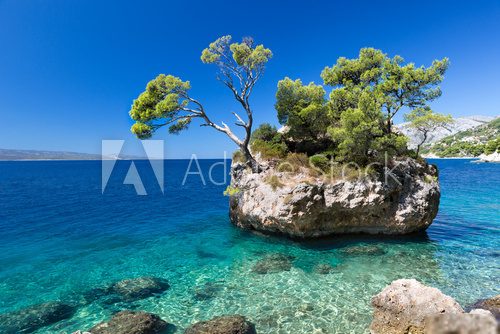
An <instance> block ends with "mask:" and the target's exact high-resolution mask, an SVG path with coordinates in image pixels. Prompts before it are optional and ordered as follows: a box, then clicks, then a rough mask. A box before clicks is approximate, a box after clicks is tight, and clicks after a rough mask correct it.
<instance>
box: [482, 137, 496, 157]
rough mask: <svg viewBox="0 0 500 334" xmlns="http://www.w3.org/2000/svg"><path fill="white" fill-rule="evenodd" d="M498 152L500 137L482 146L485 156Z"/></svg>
mask: <svg viewBox="0 0 500 334" xmlns="http://www.w3.org/2000/svg"><path fill="white" fill-rule="evenodd" d="M498 151H500V137H499V138H496V139H493V140H490V141H488V142H487V143H486V145H484V153H485V154H492V153H495V152H498Z"/></svg>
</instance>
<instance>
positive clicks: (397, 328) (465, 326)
mask: <svg viewBox="0 0 500 334" xmlns="http://www.w3.org/2000/svg"><path fill="white" fill-rule="evenodd" d="M372 306H373V308H374V312H373V320H372V323H371V325H370V333H371V334H424V333H425V334H494V333H496V327H497V324H496V321H495V318H494V317H493V315H492V314H491V312H489V311H486V310H473V311H471V312H470V313H464V310H463V309H462V307H461V306H460V305H459V304H458V303H457V302H456V301H455V300H454V299H453V298H451V297H449V296H447V295H445V294H443V293H442V292H441V291H439V290H438V289H436V288H432V287H428V286H425V285H423V284H422V283H420V282H418V281H417V280H414V279H400V280H397V281H394V282H392V283H391V284H390V285H389V286H387V287H386V288H384V289H383V290H382V291H381V292H380V293H379V294H377V295H376V296H374V297H373V298H372Z"/></svg>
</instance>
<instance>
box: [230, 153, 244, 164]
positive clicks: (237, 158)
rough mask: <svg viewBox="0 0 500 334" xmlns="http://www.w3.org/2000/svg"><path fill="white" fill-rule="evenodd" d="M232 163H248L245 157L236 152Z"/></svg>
mask: <svg viewBox="0 0 500 334" xmlns="http://www.w3.org/2000/svg"><path fill="white" fill-rule="evenodd" d="M232 160H233V161H232V162H243V163H244V162H246V159H245V155H244V154H243V153H242V152H241V151H240V150H237V151H234V153H233V159H232Z"/></svg>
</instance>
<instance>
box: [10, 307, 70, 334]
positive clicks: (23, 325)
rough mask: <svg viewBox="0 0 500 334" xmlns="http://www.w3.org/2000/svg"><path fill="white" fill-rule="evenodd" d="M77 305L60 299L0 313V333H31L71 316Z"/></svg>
mask: <svg viewBox="0 0 500 334" xmlns="http://www.w3.org/2000/svg"><path fill="white" fill-rule="evenodd" d="M74 312H75V307H74V306H71V305H67V304H64V303H61V302H58V301H51V302H47V303H42V304H37V305H33V306H29V307H27V308H24V309H21V310H18V311H14V312H10V313H6V314H2V315H0V333H5V334H14V333H31V332H34V331H36V330H37V329H39V328H42V327H45V326H48V325H51V324H53V323H56V322H58V321H61V320H64V319H68V318H70V317H71V316H72V315H73V314H74Z"/></svg>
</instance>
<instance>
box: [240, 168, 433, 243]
mask: <svg viewBox="0 0 500 334" xmlns="http://www.w3.org/2000/svg"><path fill="white" fill-rule="evenodd" d="M279 170H280V169H279V167H276V166H271V165H263V167H262V171H261V172H260V173H253V172H251V171H249V170H248V169H247V168H246V167H245V165H244V164H241V163H234V164H233V166H232V170H231V177H232V180H231V189H232V193H231V194H230V218H231V221H232V222H233V224H235V225H236V226H238V227H241V228H244V229H249V230H256V231H260V232H268V233H276V234H281V235H286V236H290V237H298V238H315V237H324V236H330V235H334V234H344V233H369V234H408V233H413V232H418V231H423V230H425V229H427V228H428V227H429V226H430V224H431V223H432V221H433V219H434V218H435V216H436V214H437V211H438V206H439V199H440V188H439V182H438V179H437V175H438V174H437V169H436V167H434V166H432V165H429V164H426V163H425V162H422V161H417V160H414V159H411V158H401V159H399V160H397V161H395V162H394V163H393V165H392V166H391V169H390V171H388V172H387V173H385V174H378V175H376V176H367V177H365V176H363V177H359V178H355V179H352V178H351V179H346V178H339V179H336V180H332V181H325V180H324V179H320V178H311V176H310V175H307V174H306V173H303V172H295V173H289V172H281V171H279Z"/></svg>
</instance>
